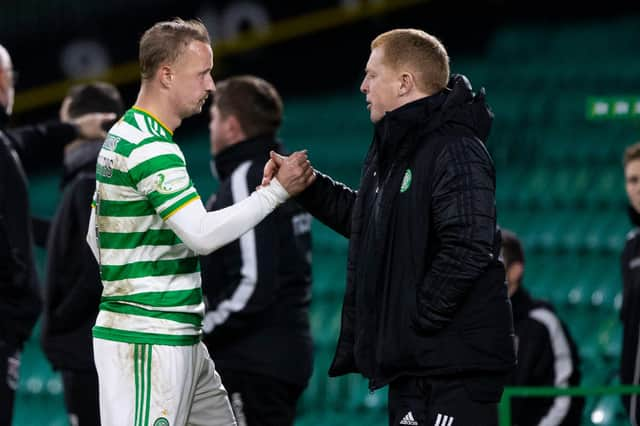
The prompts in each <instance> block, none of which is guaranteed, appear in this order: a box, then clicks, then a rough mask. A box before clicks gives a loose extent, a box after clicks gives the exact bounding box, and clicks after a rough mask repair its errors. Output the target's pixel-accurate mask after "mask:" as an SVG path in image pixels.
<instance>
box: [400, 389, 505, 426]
mask: <svg viewBox="0 0 640 426" xmlns="http://www.w3.org/2000/svg"><path fill="white" fill-rule="evenodd" d="M501 382H502V377H499V378H489V379H488V380H483V378H472V379H471V378H459V377H455V378H453V377H449V378H445V377H439V378H432V377H401V378H399V379H397V380H395V381H393V382H392V383H391V384H390V385H389V426H497V425H498V402H499V401H500V397H501V396H502V390H503V386H502V384H501Z"/></svg>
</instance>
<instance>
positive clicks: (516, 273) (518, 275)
mask: <svg viewBox="0 0 640 426" xmlns="http://www.w3.org/2000/svg"><path fill="white" fill-rule="evenodd" d="M523 273H524V265H523V264H522V262H512V263H511V265H509V268H507V280H509V282H510V283H519V282H520V281H521V280H522V274H523Z"/></svg>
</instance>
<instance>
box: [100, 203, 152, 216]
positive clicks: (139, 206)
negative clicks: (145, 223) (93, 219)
mask: <svg viewBox="0 0 640 426" xmlns="http://www.w3.org/2000/svg"><path fill="white" fill-rule="evenodd" d="M152 214H156V211H155V209H154V208H153V206H152V205H151V204H150V203H149V201H148V200H139V201H114V200H104V199H103V200H100V216H116V217H128V216H150V215H152Z"/></svg>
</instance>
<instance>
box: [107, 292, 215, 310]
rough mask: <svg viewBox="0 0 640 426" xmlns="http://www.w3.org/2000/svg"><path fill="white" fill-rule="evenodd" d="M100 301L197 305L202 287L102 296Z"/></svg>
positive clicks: (167, 305) (159, 305)
mask: <svg viewBox="0 0 640 426" xmlns="http://www.w3.org/2000/svg"><path fill="white" fill-rule="evenodd" d="M101 301H102V302H129V303H137V304H139V305H150V306H155V307H175V306H188V305H198V304H200V303H201V302H202V289H200V288H194V289H192V290H174V291H148V292H145V293H135V294H131V295H128V296H106V297H103V298H102V299H101Z"/></svg>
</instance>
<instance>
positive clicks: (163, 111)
mask: <svg viewBox="0 0 640 426" xmlns="http://www.w3.org/2000/svg"><path fill="white" fill-rule="evenodd" d="M150 85H151V83H148V84H145V83H143V84H142V87H141V88H140V93H138V99H136V103H135V106H136V107H138V108H140V109H143V110H145V111H148V112H150V113H151V114H153V115H154V116H155V117H157V118H158V120H160V121H161V122H162V124H164V125H165V126H167V127H168V128H169V130H171V131H172V132H174V131H175V130H176V129H177V128H178V127H180V124H181V123H182V118H180V116H178V114H177V113H176V112H175V111H174V109H173V106H172V105H171V102H169V99H168V98H167V96H163V94H162V93H161V92H160V91H159V89H157V88H153V87H150Z"/></svg>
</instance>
